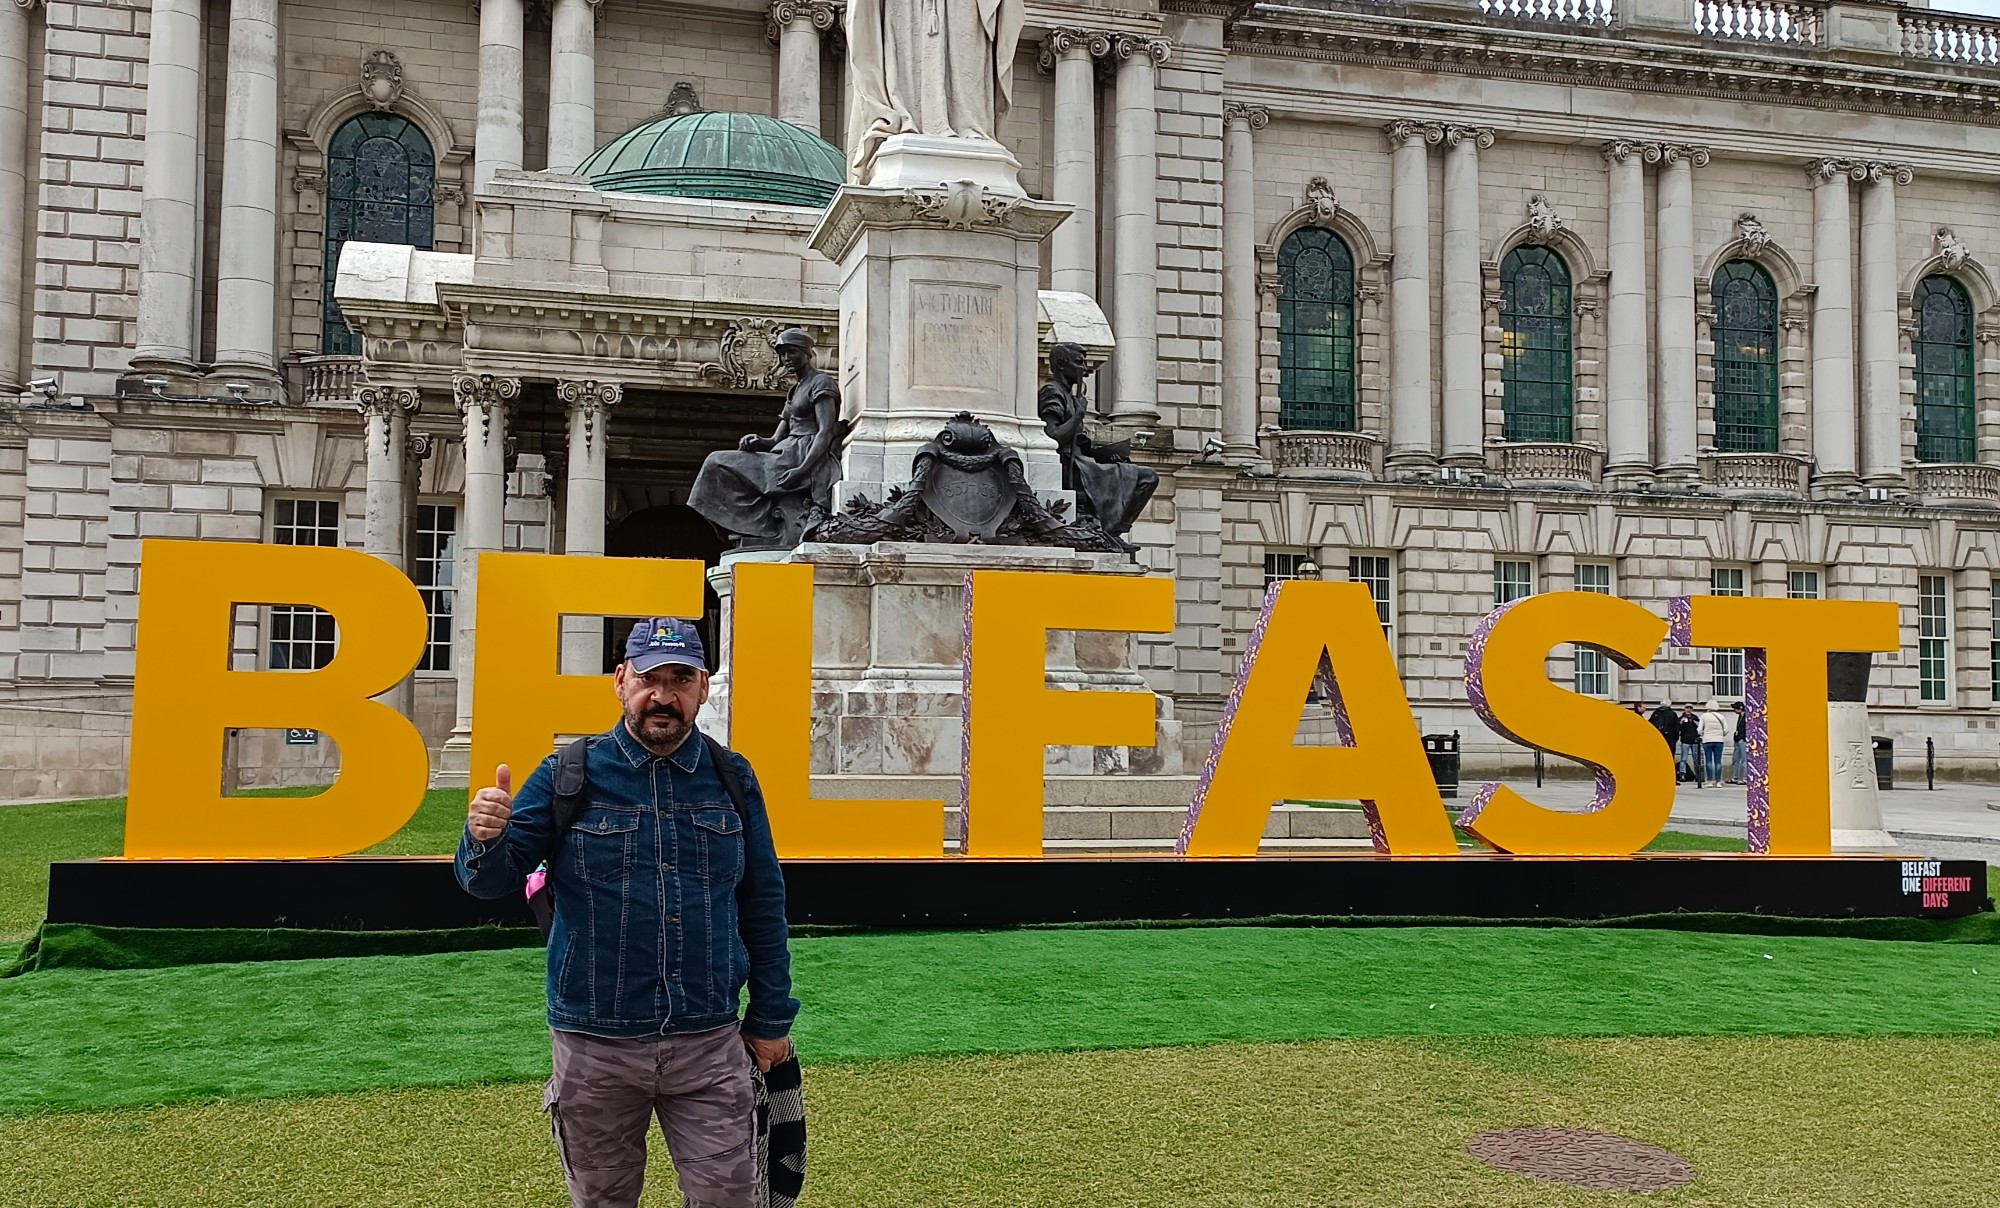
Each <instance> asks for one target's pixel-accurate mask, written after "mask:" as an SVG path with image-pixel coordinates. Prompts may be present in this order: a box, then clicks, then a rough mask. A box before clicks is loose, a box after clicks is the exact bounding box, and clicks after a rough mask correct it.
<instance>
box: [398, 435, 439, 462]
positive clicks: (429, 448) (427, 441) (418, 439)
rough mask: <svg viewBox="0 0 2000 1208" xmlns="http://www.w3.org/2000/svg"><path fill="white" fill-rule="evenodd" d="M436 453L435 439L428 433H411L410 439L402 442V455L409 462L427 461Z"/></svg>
mask: <svg viewBox="0 0 2000 1208" xmlns="http://www.w3.org/2000/svg"><path fill="white" fill-rule="evenodd" d="M436 451H437V438H436V437H434V436H432V435H431V434H430V433H428V432H412V433H410V438H409V439H408V440H406V441H404V442H403V453H404V454H405V455H406V456H407V457H409V459H410V460H411V461H429V460H430V459H431V454H432V453H434V452H436Z"/></svg>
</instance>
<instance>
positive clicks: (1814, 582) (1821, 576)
mask: <svg viewBox="0 0 2000 1208" xmlns="http://www.w3.org/2000/svg"><path fill="white" fill-rule="evenodd" d="M1808 575H1809V576H1811V584H1810V589H1809V590H1807V589H1806V584H1805V583H1804V581H1803V576H1808ZM1785 598H1786V599H1787V600H1824V599H1826V574H1825V572H1824V571H1822V570H1820V568H1819V567H1817V566H1795V567H1789V568H1787V569H1786V571H1785Z"/></svg>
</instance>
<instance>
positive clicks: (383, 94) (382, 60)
mask: <svg viewBox="0 0 2000 1208" xmlns="http://www.w3.org/2000/svg"><path fill="white" fill-rule="evenodd" d="M361 95H362V96H365V97H367V98H368V103H369V104H370V105H373V106H374V107H375V108H377V109H387V108H389V107H391V106H392V105H394V104H395V103H396V102H397V101H399V100H401V99H402V97H403V62H402V60H401V59H398V58H397V57H396V55H395V52H393V51H388V50H371V51H369V52H368V57H367V58H365V59H363V60H361Z"/></svg>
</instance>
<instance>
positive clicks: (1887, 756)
mask: <svg viewBox="0 0 2000 1208" xmlns="http://www.w3.org/2000/svg"><path fill="white" fill-rule="evenodd" d="M1874 742H1875V787H1876V788H1878V789H1893V788H1895V787H1896V755H1895V741H1894V740H1893V739H1888V738H1878V739H1875V740H1874Z"/></svg>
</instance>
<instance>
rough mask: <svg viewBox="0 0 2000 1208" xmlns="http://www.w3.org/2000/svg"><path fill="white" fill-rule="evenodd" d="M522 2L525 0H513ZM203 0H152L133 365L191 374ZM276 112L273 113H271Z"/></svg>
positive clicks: (197, 243) (198, 255) (198, 246)
mask: <svg viewBox="0 0 2000 1208" xmlns="http://www.w3.org/2000/svg"><path fill="white" fill-rule="evenodd" d="M515 3H519V0H515ZM201 8H202V6H201V0H153V20H152V33H151V35H150V37H149V38H148V40H147V60H146V163H145V183H144V186H143V190H142V192H141V193H140V198H139V316H138V339H137V341H136V342H135V345H134V347H133V349H132V368H133V369H134V370H139V371H142V372H143V371H152V372H174V373H180V374H192V373H193V372H194V363H195V353H196V349H195V334H194V333H195V318H196V315H197V313H198V310H199V308H198V307H197V305H196V303H197V301H198V299H197V297H196V295H195V275H196V273H198V272H199V271H200V268H201V236H200V223H199V221H198V220H197V213H198V207H199V206H200V205H201V170H200V162H201V125H202V105H201V98H202V91H201V60H202V34H201ZM273 117H274V119H275V114H274V115H273Z"/></svg>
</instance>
